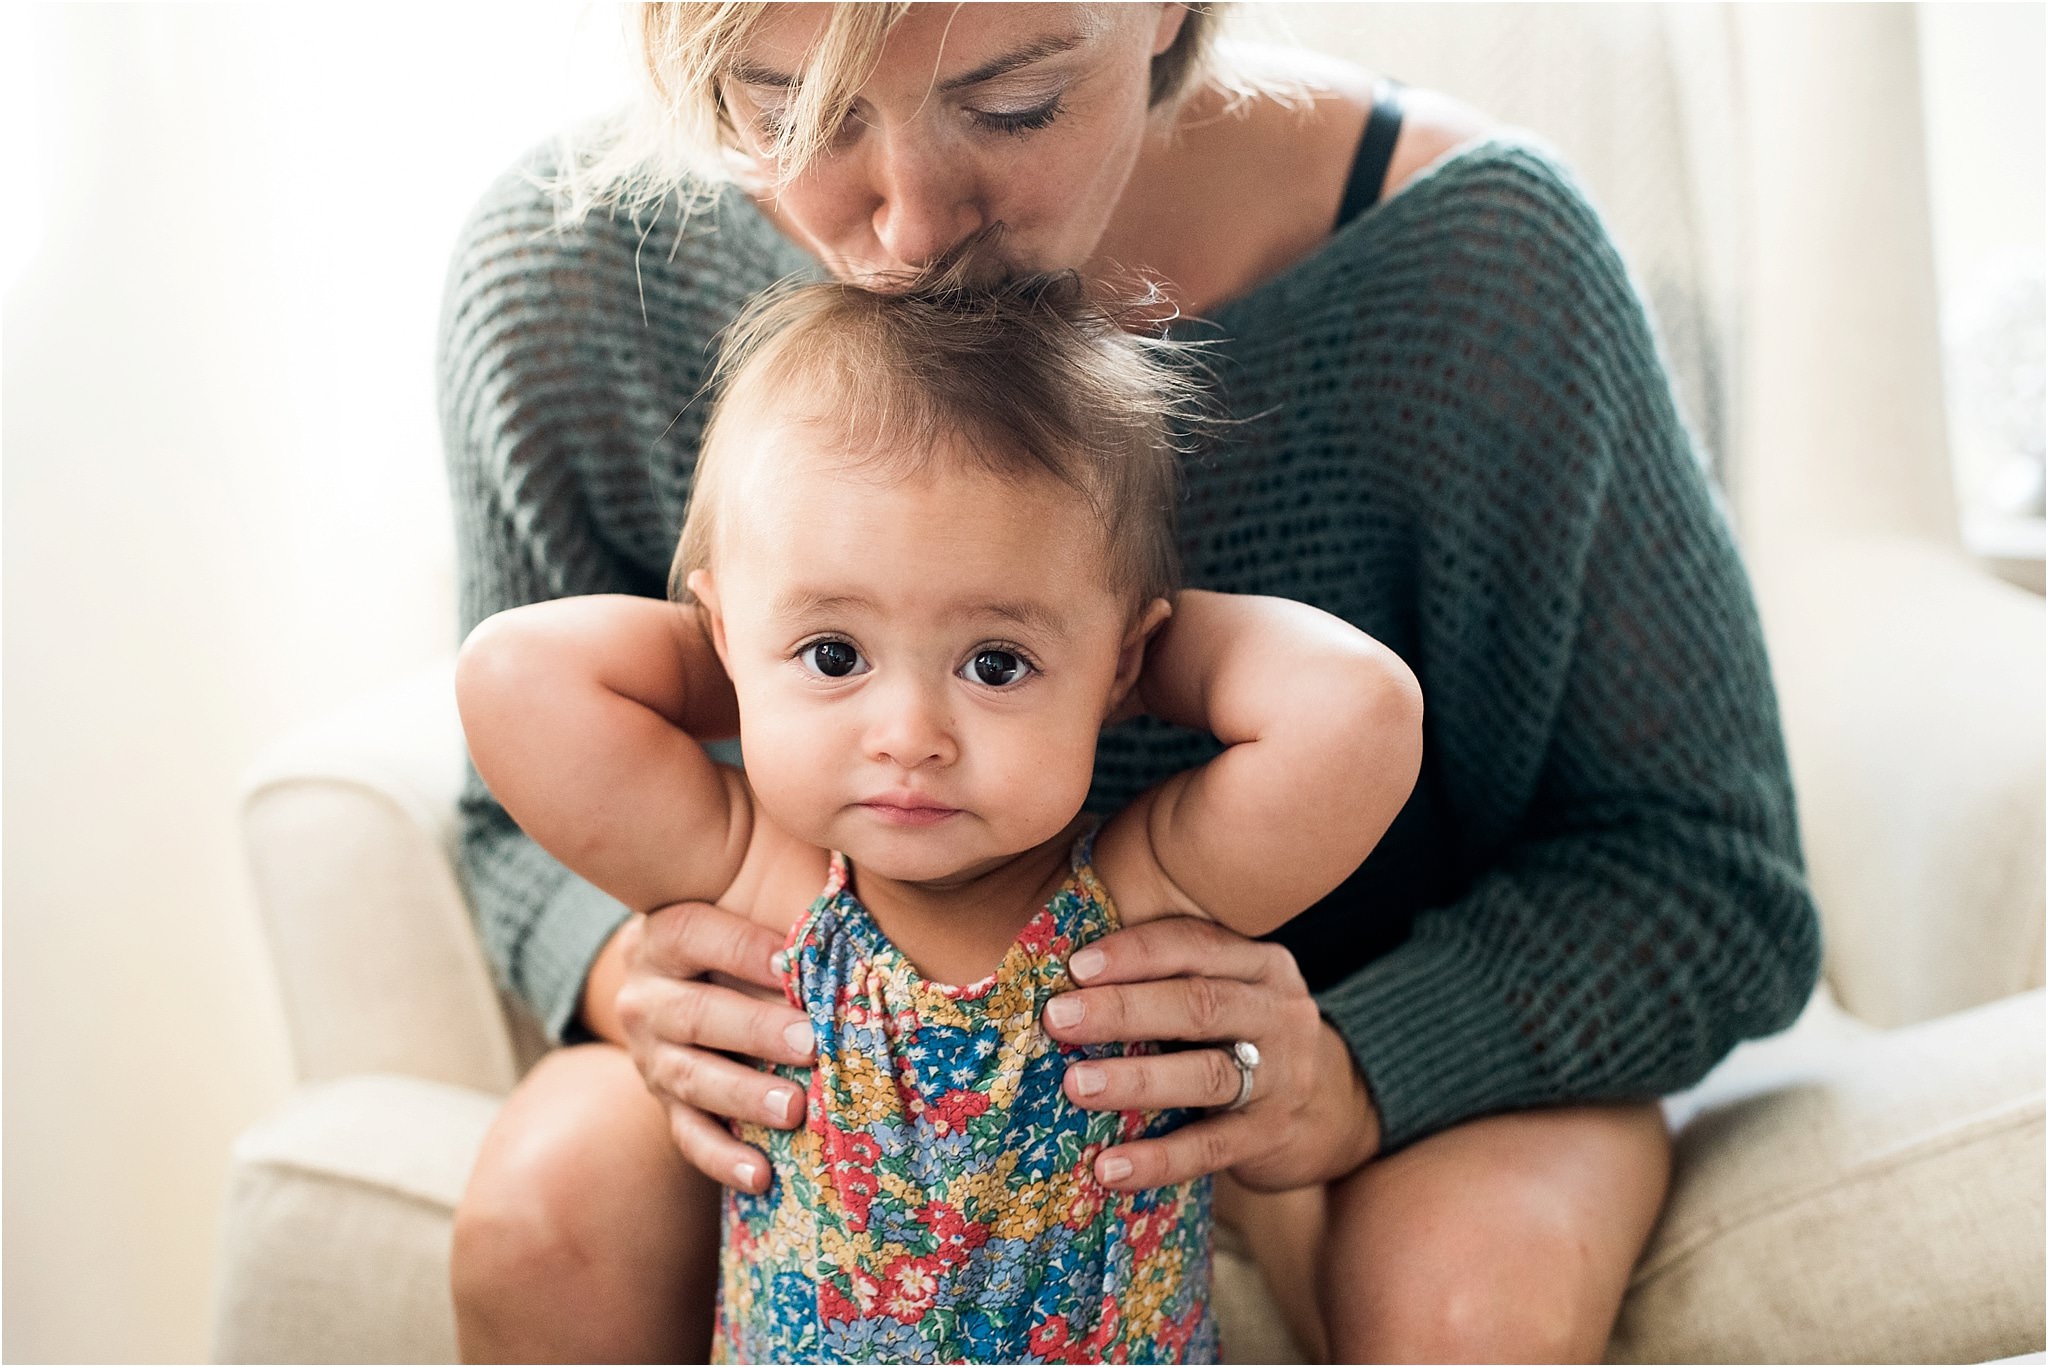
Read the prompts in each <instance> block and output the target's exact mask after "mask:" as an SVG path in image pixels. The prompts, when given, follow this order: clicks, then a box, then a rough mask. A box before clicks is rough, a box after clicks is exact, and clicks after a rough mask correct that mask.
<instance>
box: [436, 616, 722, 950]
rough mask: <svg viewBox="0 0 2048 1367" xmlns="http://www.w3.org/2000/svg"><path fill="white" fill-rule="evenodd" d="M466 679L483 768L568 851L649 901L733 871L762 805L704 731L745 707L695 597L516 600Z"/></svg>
mask: <svg viewBox="0 0 2048 1367" xmlns="http://www.w3.org/2000/svg"><path fill="white" fill-rule="evenodd" d="M455 692H456V699H457V701H458V702H459V703H460V705H461V709H462V725H463V730H464V732H465V733H466V734H467V736H468V738H469V749H470V755H471V757H472V758H473V759H474V760H475V762H476V767H477V772H478V773H479V774H481V775H482V776H483V779H484V782H485V783H486V784H488V785H489V786H490V789H491V791H492V792H493V793H494V794H496V795H497V797H498V800H499V801H500V802H502V803H503V804H504V805H505V809H506V811H508V812H510V813H511V814H512V817H513V818H514V819H515V820H516V821H518V823H519V825H520V828H521V829H523V830H524V831H526V833H527V834H528V835H531V836H532V837H533V838H534V839H535V840H537V841H539V842H540V844H541V846H542V847H543V848H544V849H546V850H547V851H548V852H549V853H551V854H553V855H554V856H555V857H556V858H558V859H560V860H561V861H562V863H563V864H564V865H566V866H567V867H569V868H570V869H572V870H574V871H575V872H576V873H577V874H579V875H580V876H582V877H583V878H585V879H587V880H589V881H590V882H591V883H592V884H594V885H595V886H597V887H599V888H602V889H603V890H604V891H606V892H607V893H610V894H611V895H612V896H614V897H616V898H618V899H619V900H620V901H621V902H623V903H624V904H625V905H626V906H628V907H631V908H633V909H634V910H636V911H651V910H653V909H654V908H655V907H658V906H664V905H666V904H668V903H670V902H677V901H710V900H712V899H713V898H715V897H717V896H718V895H720V894H721V893H723V892H724V891H725V890H726V888H727V887H729V886H730V885H731V883H732V879H733V877H734V875H735V874H737V872H738V871H739V866H740V860H741V859H742V857H743V856H744V855H745V853H746V847H747V840H748V837H749V836H750V834H751V833H752V813H753V806H752V802H751V800H750V798H749V796H748V794H747V790H746V782H745V780H744V779H743V778H741V777H740V775H739V773H738V772H737V771H736V770H733V769H729V768H726V767H724V766H721V765H717V764H714V763H713V762H712V761H711V758H710V756H708V755H706V754H705V753H704V748H703V746H702V744H701V743H700V739H716V738H721V737H725V736H730V735H732V734H734V732H735V731H736V730H737V726H738V714H737V710H736V707H735V704H734V700H733V696H732V688H731V685H730V683H728V682H727V680H726V677H725V671H724V670H723V669H722V668H721V667H720V665H719V662H718V658H717V656H716V655H715V654H714V653H713V651H712V649H711V645H710V642H709V641H708V640H707V639H706V637H705V634H704V630H703V627H702V626H701V624H700V622H699V620H698V618H697V616H696V614H695V613H693V612H690V611H688V610H687V609H683V608H679V607H676V606H675V605H674V604H671V603H667V602H661V601H657V600H655V599H651V598H637V597H632V596H629V595H623V594H613V595H605V596H599V597H585V598H561V599H555V600H553V601H551V602H546V603H533V604H529V605H527V606H525V607H519V608H513V609H510V610H509V611H506V612H501V613H498V614H496V615H494V616H492V617H491V618H489V619H488V620H486V621H484V622H483V623H482V624H480V625H479V626H478V627H477V628H476V630H475V631H473V632H471V633H470V635H469V639H468V640H467V641H466V642H464V644H463V647H462V653H461V656H460V657H459V658H458V660H457V662H456V671H455Z"/></svg>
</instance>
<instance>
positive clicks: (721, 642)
mask: <svg viewBox="0 0 2048 1367" xmlns="http://www.w3.org/2000/svg"><path fill="white" fill-rule="evenodd" d="M683 587H684V588H687V589H688V590H689V591H690V596H691V597H692V598H695V599H696V600H697V607H698V609H699V611H700V612H701V613H702V614H703V617H704V630H705V632H706V633H707V634H709V635H710V637H711V648H712V649H713V650H715V651H717V652H718V662H719V663H720V664H722V665H724V666H725V672H726V674H727V675H730V674H731V673H732V661H731V660H728V659H727V658H726V655H725V610H724V609H723V608H722V607H720V606H719V602H718V585H717V584H715V583H713V582H712V579H711V571H710V570H691V571H690V575H689V578H687V579H685V580H684V581H683Z"/></svg>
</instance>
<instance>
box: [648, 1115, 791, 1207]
mask: <svg viewBox="0 0 2048 1367" xmlns="http://www.w3.org/2000/svg"><path fill="white" fill-rule="evenodd" d="M668 1129H669V1134H670V1135H671V1136H673V1137H674V1139H675V1141H676V1147H677V1148H678V1149H680V1150H682V1154H683V1157H684V1158H686V1159H688V1160H689V1162H690V1166H692V1167H694V1168H696V1169H697V1170H698V1171H699V1172H702V1173H704V1174H705V1175H706V1176H708V1177H710V1178H711V1179H712V1180H713V1181H715V1182H721V1183H723V1184H725V1185H726V1186H728V1187H737V1188H739V1189H740V1190H741V1191H752V1192H761V1191H766V1190H767V1189H768V1160H767V1159H766V1158H765V1157H763V1156H762V1153H761V1151H760V1150H759V1149H756V1148H752V1147H749V1146H748V1145H745V1144H742V1143H740V1141H739V1140H737V1139H734V1138H733V1137H732V1131H731V1130H728V1129H726V1128H725V1126H723V1125H721V1124H719V1123H718V1122H717V1121H716V1120H714V1119H712V1118H711V1117H710V1116H708V1115H706V1114H704V1112H702V1111H699V1110H694V1109H692V1108H691V1107H688V1106H671V1107H669V1108H668Z"/></svg>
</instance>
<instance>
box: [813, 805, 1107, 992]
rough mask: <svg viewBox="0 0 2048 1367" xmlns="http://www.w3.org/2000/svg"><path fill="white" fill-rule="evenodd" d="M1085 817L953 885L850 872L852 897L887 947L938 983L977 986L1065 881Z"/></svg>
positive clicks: (952, 881) (857, 870)
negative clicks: (1070, 853) (870, 920)
mask: <svg viewBox="0 0 2048 1367" xmlns="http://www.w3.org/2000/svg"><path fill="white" fill-rule="evenodd" d="M1085 821H1086V818H1085V817H1076V818H1075V819H1074V821H1073V822H1072V823H1071V824H1070V825H1069V826H1068V827H1067V828H1066V829H1065V830H1063V831H1061V832H1060V833H1059V834H1057V835H1055V836H1053V837H1052V838H1051V839H1050V840H1047V841H1045V842H1044V843H1043V844H1040V845H1036V846H1034V847H1032V848H1031V849H1028V850H1025V851H1023V852H1021V853H1019V854H1015V855H1012V856H1011V857H1010V858H1008V859H1005V860H1003V861H1001V862H1000V863H998V864H995V865H993V866H992V867H989V868H986V869H981V870H976V871H974V872H972V873H970V874H968V875H965V876H963V877H960V878H957V879H945V880H941V881H936V882H926V883H912V882H903V881H900V880H898V879H894V878H885V877H883V876H882V875H880V874H877V873H873V872H871V871H868V870H865V869H862V868H861V867H860V866H859V865H855V866H854V870H853V882H854V894H855V895H856V896H857V897H859V898H860V901H861V905H862V906H864V907H866V908H867V910H868V914H869V915H870V916H872V917H873V918H874V920H875V924H876V925H877V926H879V927H880V928H881V931H882V933H883V934H884V935H886V936H888V937H889V942H890V943H891V944H893V945H895V946H896V948H897V949H899V950H901V951H902V952H903V954H904V955H905V956H907V957H908V958H909V960H910V961H911V963H913V964H915V965H916V966H917V971H918V972H919V973H920V974H922V975H923V976H924V977H925V978H927V979H928V980H930V981H932V982H936V983H948V984H956V985H959V984H966V983H974V982H979V981H981V980H982V979H983V978H986V977H987V976H988V975H989V974H991V973H993V972H994V971H995V970H996V967H997V965H999V964H1001V963H1002V961H1003V956H1004V955H1005V954H1006V953H1008V952H1009V949H1010V946H1011V944H1012V943H1014V942H1015V940H1016V938H1017V936H1018V934H1019V933H1020V932H1021V931H1022V930H1023V929H1024V927H1025V926H1026V925H1028V924H1030V921H1031V918H1032V917H1033V916H1036V915H1037V914H1038V913H1039V911H1040V910H1041V909H1042V908H1043V907H1044V906H1045V904H1046V903H1047V902H1048V901H1050V900H1051V898H1052V895H1053V894H1054V893H1055V892H1057V891H1058V890H1059V887H1060V884H1061V883H1063V882H1065V881H1066V877H1067V862H1068V852H1069V851H1070V850H1071V849H1072V848H1073V843H1074V840H1075V838H1076V837H1077V836H1079V834H1080V832H1081V829H1082V825H1083V823H1084V822H1085Z"/></svg>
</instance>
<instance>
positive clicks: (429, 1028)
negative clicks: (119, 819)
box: [241, 660, 542, 1093]
mask: <svg viewBox="0 0 2048 1367" xmlns="http://www.w3.org/2000/svg"><path fill="white" fill-rule="evenodd" d="M462 756H463V751H462V728H461V722H460V720H459V718H458V717H457V715H456V710H455V690H454V682H453V663H452V661H447V660H444V661H442V662H440V663H437V664H436V665H435V666H434V667H432V668H431V669H429V670H426V671H424V672H422V673H421V674H419V675H416V676H414V677H413V678H410V679H406V680H403V681H401V682H400V683H398V684H396V685H394V686H392V687H390V688H386V689H383V690H381V691H379V692H377V693H374V694H371V695H369V696H366V697H363V698H361V699H359V700H357V701H355V702H353V703H351V704H349V705H348V706H346V707H344V708H342V709H341V710H339V711H337V712H335V713H332V714H330V715H328V716H326V717H323V718H320V719H319V720H317V721H314V722H312V723H310V724H308V725H306V726H304V727H302V728H300V729H299V730H297V731H294V732H292V733H291V734H289V735H287V736H285V737H283V738H282V739H280V740H279V741H277V742H276V743H275V744H273V745H271V746H270V747H269V748H267V749H266V750H264V751H263V752H262V753H261V754H260V755H259V756H258V757H257V759H256V760H255V762H254V763H253V764H252V765H251V766H250V768H249V770H248V771H247V773H246V774H245V775H244V777H243V780H242V796H241V822H242V834H243V841H244V845H245V847H246V849H247V851H248V857H249V863H250V869H251V872H252V874H253V876H254V880H255V885H256V897H257V905H258V907H259V910H260V913H261V916H262V920H263V928H264V932H265V936H266V938H267V940H268V942H269V945H270V952H271V959H272V963H273V965H274V967H275V970H276V973H277V980H278V986H279V992H280V995H281V997H282V999H283V1004H284V1012H285V1019H286V1022H287V1025H288V1027H289V1029H290V1032H291V1041H292V1053H293V1058H294V1060H295V1064H296V1071H297V1074H298V1077H299V1080H300V1081H302V1082H309V1081H317V1080H321V1079H327V1078H337V1077H344V1076H348V1075H350V1074H356V1073H398V1074H404V1075H408V1076H411V1077H416V1078H426V1079H432V1080H435V1081H441V1082H448V1083H454V1084H457V1085H459V1086H466V1087H471V1088H475V1089H477V1090H479V1091H484V1092H489V1093H503V1092H505V1091H508V1090H509V1089H510V1088H511V1086H512V1084H513V1083H514V1082H515V1081H516V1080H517V1079H518V1077H519V1074H520V1072H521V1071H522V1068H523V1066H524V1064H525V1063H527V1062H528V1061H530V1060H531V1059H532V1058H533V1057H535V1056H536V1055H537V1054H538V1052H539V1050H540V1048H541V1047H542V1044H541V1041H540V1034H539V1031H538V1028H537V1027H535V1026H534V1025H533V1023H532V1021H531V1019H530V1017H528V1016H527V1015H526V1013H525V1012H524V1011H523V1009H521V1008H518V1007H516V1006H515V1005H513V1004H511V1003H510V1002H509V1001H508V999H507V998H506V997H505V996H504V995H503V994H501V993H500V991H499V990H498V988H497V987H496V986H495V985H494V983H493V982H492V979H491V974H490V971H489V969H488V967H487V966H486V964H485V962H484V958H483V953H482V950H481V949H480V948H479V946H478V943H477V938H476V932H475V929H474V927H473V926H472V924H471V920H470V915H469V910H468V906H467V903H466V902H465V900H464V898H463V895H462V890H461V887H460V885H459V883H458V881H457V877H456V872H455V838H456V836H455V803H456V796H457V794H458V793H459V791H460V788H461V783H462V776H463V759H462Z"/></svg>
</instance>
